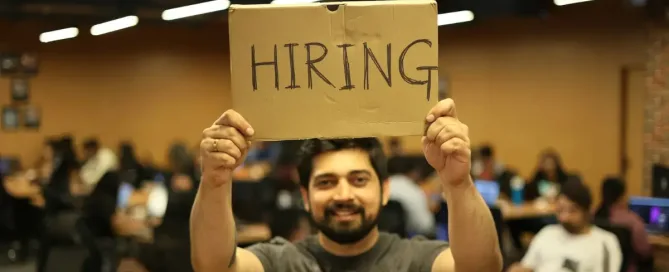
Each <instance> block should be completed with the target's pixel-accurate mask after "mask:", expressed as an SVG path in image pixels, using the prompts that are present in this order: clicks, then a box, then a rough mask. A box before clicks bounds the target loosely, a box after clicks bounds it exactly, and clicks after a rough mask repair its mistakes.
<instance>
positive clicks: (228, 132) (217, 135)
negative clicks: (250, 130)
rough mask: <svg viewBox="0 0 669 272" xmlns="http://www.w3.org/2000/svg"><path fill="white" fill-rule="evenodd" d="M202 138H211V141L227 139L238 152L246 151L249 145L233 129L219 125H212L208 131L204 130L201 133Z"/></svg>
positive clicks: (238, 132) (242, 136) (237, 131)
mask: <svg viewBox="0 0 669 272" xmlns="http://www.w3.org/2000/svg"><path fill="white" fill-rule="evenodd" d="M203 138H204V139H206V138H213V139H228V140H230V141H232V142H233V143H234V144H235V145H236V146H237V147H238V148H239V150H247V149H248V148H249V147H250V146H251V145H250V144H249V142H250V141H248V140H246V138H244V135H242V133H241V132H240V131H239V130H237V129H236V128H233V127H226V126H220V125H214V126H212V127H210V128H208V129H205V131H204V133H203Z"/></svg>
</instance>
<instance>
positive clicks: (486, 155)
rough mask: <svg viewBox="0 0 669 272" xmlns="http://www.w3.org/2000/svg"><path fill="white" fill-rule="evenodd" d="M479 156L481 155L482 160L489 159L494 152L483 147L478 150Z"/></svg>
mask: <svg viewBox="0 0 669 272" xmlns="http://www.w3.org/2000/svg"><path fill="white" fill-rule="evenodd" d="M479 155H481V157H482V158H486V159H489V158H492V157H493V156H494V155H495V152H494V150H493V149H492V146H489V145H484V146H482V147H481V148H480V149H479Z"/></svg>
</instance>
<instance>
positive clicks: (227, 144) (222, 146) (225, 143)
mask: <svg viewBox="0 0 669 272" xmlns="http://www.w3.org/2000/svg"><path fill="white" fill-rule="evenodd" d="M214 142H215V143H216V149H218V150H214V151H218V152H222V153H227V154H228V155H230V156H232V157H233V158H235V160H238V159H240V158H241V157H242V155H243V153H242V150H241V149H239V147H237V145H235V143H233V142H232V141H231V140H226V139H221V140H216V139H213V140H212V148H213V147H214V146H213V145H214Z"/></svg>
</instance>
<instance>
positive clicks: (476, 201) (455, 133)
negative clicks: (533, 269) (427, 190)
mask: <svg viewBox="0 0 669 272" xmlns="http://www.w3.org/2000/svg"><path fill="white" fill-rule="evenodd" d="M426 122H427V124H428V125H429V126H428V128H427V130H426V132H425V136H424V137H423V139H422V144H423V152H424V153H425V158H426V159H427V161H428V162H429V163H430V165H432V167H434V169H436V170H437V173H438V174H439V178H440V180H441V183H442V187H443V189H444V198H445V199H446V202H447V204H448V222H449V223H448V232H449V237H451V238H450V246H451V247H450V249H449V250H446V251H444V252H443V253H442V254H441V255H439V257H437V259H436V260H435V263H434V265H433V267H432V271H458V272H460V271H464V272H468V271H501V270H502V255H501V252H500V248H499V241H498V239H497V230H496V229H495V222H494V221H493V219H492V214H491V213H490V209H489V208H488V206H487V205H486V203H485V202H484V201H483V198H482V197H481V195H480V194H479V193H478V191H477V190H476V187H475V186H474V183H473V181H472V179H471V176H470V170H471V150H470V146H469V145H470V142H469V131H468V130H469V128H468V127H467V126H466V125H465V124H463V123H461V122H460V121H459V120H458V117H457V113H456V111H455V104H454V103H453V100H451V99H446V100H443V101H440V102H439V103H438V104H437V105H436V106H435V107H434V108H432V110H430V112H429V113H428V116H427V118H426Z"/></svg>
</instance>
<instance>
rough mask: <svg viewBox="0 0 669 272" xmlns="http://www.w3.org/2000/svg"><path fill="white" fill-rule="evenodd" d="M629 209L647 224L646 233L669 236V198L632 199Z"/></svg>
mask: <svg viewBox="0 0 669 272" xmlns="http://www.w3.org/2000/svg"><path fill="white" fill-rule="evenodd" d="M629 208H630V210H632V211H633V212H635V213H636V214H638V215H639V216H640V217H641V218H642V219H643V221H644V222H645V223H646V231H647V232H648V233H653V234H663V235H669V198H654V197H632V198H630V200H629Z"/></svg>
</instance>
